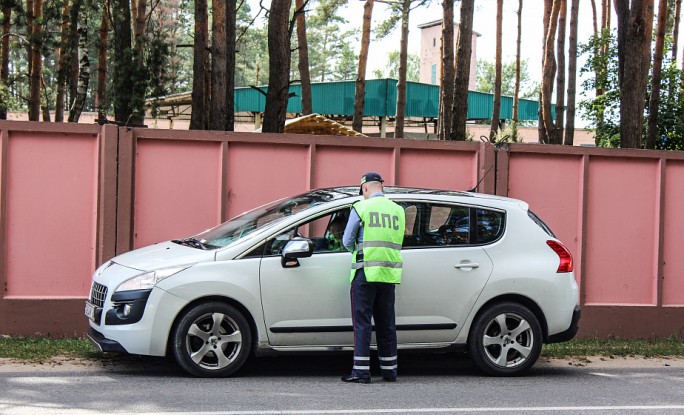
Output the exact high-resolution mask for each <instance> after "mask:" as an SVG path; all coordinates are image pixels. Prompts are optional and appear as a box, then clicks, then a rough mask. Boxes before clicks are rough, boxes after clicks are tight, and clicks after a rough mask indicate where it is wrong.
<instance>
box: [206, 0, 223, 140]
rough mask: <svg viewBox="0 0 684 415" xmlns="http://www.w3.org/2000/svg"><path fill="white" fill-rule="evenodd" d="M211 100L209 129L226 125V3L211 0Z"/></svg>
mask: <svg viewBox="0 0 684 415" xmlns="http://www.w3.org/2000/svg"><path fill="white" fill-rule="evenodd" d="M211 13H212V14H211V100H210V104H209V107H210V109H209V129H210V130H216V131H223V129H224V128H225V126H226V113H227V109H226V92H227V90H226V3H225V0H212V12H211Z"/></svg>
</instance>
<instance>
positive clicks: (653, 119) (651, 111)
mask: <svg viewBox="0 0 684 415" xmlns="http://www.w3.org/2000/svg"><path fill="white" fill-rule="evenodd" d="M666 25H667V0H660V2H659V3H658V26H657V27H656V43H655V50H654V51H653V74H652V75H651V98H650V100H649V105H648V128H647V130H646V148H650V149H654V148H655V143H656V137H657V135H658V109H659V106H660V79H661V77H662V72H663V52H664V49H665V26H666Z"/></svg>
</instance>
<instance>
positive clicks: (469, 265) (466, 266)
mask: <svg viewBox="0 0 684 415" xmlns="http://www.w3.org/2000/svg"><path fill="white" fill-rule="evenodd" d="M479 267H480V264H478V263H477V262H465V263H462V264H456V265H454V268H458V269H473V268H479Z"/></svg>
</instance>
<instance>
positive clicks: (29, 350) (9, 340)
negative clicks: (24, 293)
mask: <svg viewBox="0 0 684 415" xmlns="http://www.w3.org/2000/svg"><path fill="white" fill-rule="evenodd" d="M98 355H99V353H98V352H97V351H96V350H95V348H94V347H93V346H92V345H91V344H90V342H89V341H88V340H87V339H84V338H59V339H53V338H49V337H37V338H31V337H8V336H2V337H0V358H9V359H17V360H24V361H31V362H34V361H41V360H46V359H50V358H53V357H76V358H92V357H97V356H98Z"/></svg>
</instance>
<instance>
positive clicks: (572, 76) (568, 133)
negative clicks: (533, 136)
mask: <svg viewBox="0 0 684 415" xmlns="http://www.w3.org/2000/svg"><path fill="white" fill-rule="evenodd" d="M570 4H571V5H570V44H569V45H568V119H567V121H566V126H565V142H564V144H565V145H566V146H571V145H573V144H574V139H575V95H576V93H577V19H578V15H579V0H571V2H570Z"/></svg>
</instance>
